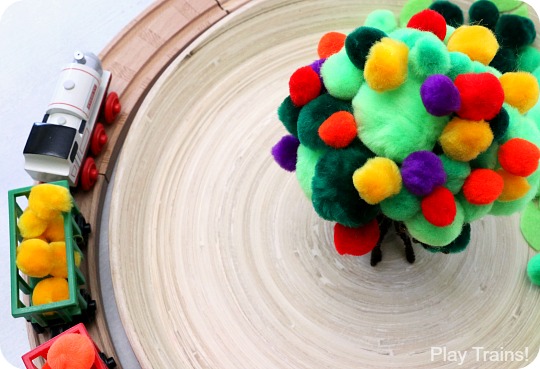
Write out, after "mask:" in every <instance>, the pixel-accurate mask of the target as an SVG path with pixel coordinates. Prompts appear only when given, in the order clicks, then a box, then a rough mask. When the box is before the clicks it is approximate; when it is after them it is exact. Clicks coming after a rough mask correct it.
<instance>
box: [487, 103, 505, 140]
mask: <svg viewBox="0 0 540 369" xmlns="http://www.w3.org/2000/svg"><path fill="white" fill-rule="evenodd" d="M509 123H510V117H509V116H508V112H507V111H506V109H505V108H501V111H500V112H499V114H497V115H496V116H495V118H493V119H492V120H490V121H489V126H490V127H491V131H492V132H493V140H496V141H499V140H500V139H501V138H502V137H503V136H504V135H505V134H506V131H507V130H508V124H509Z"/></svg>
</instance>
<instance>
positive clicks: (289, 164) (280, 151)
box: [272, 135, 300, 172]
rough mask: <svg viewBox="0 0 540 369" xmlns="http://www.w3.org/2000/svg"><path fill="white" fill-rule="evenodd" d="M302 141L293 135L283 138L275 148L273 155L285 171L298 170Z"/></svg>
mask: <svg viewBox="0 0 540 369" xmlns="http://www.w3.org/2000/svg"><path fill="white" fill-rule="evenodd" d="M299 145H300V141H298V139H297V138H296V137H294V136H292V135H287V136H283V137H282V138H281V140H279V142H278V143H277V144H275V146H274V147H272V155H273V156H274V160H275V161H276V163H278V164H279V166H280V167H282V168H283V169H285V170H287V171H289V172H294V171H295V170H296V157H297V152H298V146H299Z"/></svg>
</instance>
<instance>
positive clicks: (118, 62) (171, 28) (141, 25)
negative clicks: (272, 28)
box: [28, 0, 247, 368]
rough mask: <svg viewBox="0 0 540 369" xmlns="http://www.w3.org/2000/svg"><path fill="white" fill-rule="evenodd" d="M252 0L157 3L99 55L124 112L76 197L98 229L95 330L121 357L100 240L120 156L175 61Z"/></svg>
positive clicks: (91, 270)
mask: <svg viewBox="0 0 540 369" xmlns="http://www.w3.org/2000/svg"><path fill="white" fill-rule="evenodd" d="M246 1H247V0H246ZM246 1H215V0H191V1H190V0H157V1H156V2H155V3H154V4H153V5H152V6H151V7H150V8H148V9H147V10H146V11H145V12H143V13H142V14H141V15H140V16H138V17H137V18H135V19H134V20H133V21H132V22H131V23H130V24H129V25H128V26H127V27H125V29H124V30H123V31H122V32H121V33H120V34H119V35H118V36H117V37H116V38H115V39H114V40H112V41H111V43H110V44H109V45H108V46H107V47H106V48H105V49H104V50H103V51H102V52H101V53H100V55H99V56H100V58H101V60H102V62H103V66H104V68H105V69H108V70H110V71H111V72H112V74H113V80H112V83H111V90H112V91H116V92H117V93H118V95H119V97H120V101H121V103H122V112H121V114H120V115H119V117H118V119H117V121H116V122H115V124H114V125H113V126H112V127H110V129H109V130H108V132H109V143H108V145H107V146H106V148H105V150H104V152H103V153H102V154H101V156H100V157H99V158H98V159H97V160H96V164H97V167H98V169H99V171H100V176H99V178H98V181H97V184H96V186H95V188H94V189H93V190H92V191H91V192H88V193H82V192H78V193H76V194H75V199H76V201H77V203H78V204H79V207H80V209H81V211H82V212H83V214H85V217H86V218H87V221H88V222H89V223H90V224H92V227H93V233H92V234H91V236H90V239H89V245H88V249H87V256H86V259H85V260H86V264H85V265H83V270H84V272H85V275H86V276H87V286H88V289H89V290H90V292H91V294H92V297H93V298H94V299H95V300H96V303H97V315H96V320H95V322H94V323H93V324H92V325H90V326H89V332H90V334H91V335H92V337H93V338H94V340H95V342H96V343H97V344H98V346H99V347H101V348H102V350H103V351H104V352H106V353H107V354H108V355H111V356H114V357H117V355H116V352H115V348H114V345H113V343H112V340H111V336H110V334H109V329H108V326H107V322H106V321H105V317H104V315H103V311H104V310H103V301H102V299H103V298H107V296H102V295H101V289H100V283H99V270H98V269H99V260H98V256H99V249H98V246H99V245H98V244H97V242H98V240H99V224H100V219H101V213H102V209H103V202H104V198H105V194H106V190H107V186H108V185H109V180H110V176H111V174H112V171H113V168H114V165H115V161H116V159H117V157H118V153H119V152H120V149H121V147H122V144H123V141H124V139H125V137H126V135H127V132H128V130H129V127H130V124H131V122H132V120H133V118H134V116H135V115H136V113H137V109H138V107H139V106H140V104H141V103H142V101H143V99H144V98H145V96H146V94H147V93H148V91H149V90H150V88H151V87H152V85H153V83H154V82H155V80H156V79H157V78H158V77H159V75H160V74H161V73H162V72H163V71H164V70H165V68H166V67H167V66H168V65H169V63H171V61H173V60H174V59H175V58H176V56H177V55H178V54H179V53H180V52H181V51H182V50H184V49H185V48H186V47H187V46H188V45H189V44H190V43H191V42H192V41H193V40H194V39H196V38H197V37H198V36H199V35H200V34H201V33H202V32H204V31H205V30H206V29H208V28H209V27H210V26H212V25H213V24H215V23H216V22H217V21H218V20H220V19H222V18H223V17H226V16H227V15H228V14H229V13H230V12H232V11H234V10H235V9H236V8H237V7H238V6H240V5H242V4H243V3H245V2H246ZM28 332H29V340H30V345H31V346H32V347H35V346H37V345H39V344H41V343H43V342H44V341H46V340H47V339H48V337H47V336H46V335H37V334H36V333H35V332H34V331H33V330H32V328H31V327H30V326H29V329H28ZM118 367H119V368H122V366H121V365H119V366H118Z"/></svg>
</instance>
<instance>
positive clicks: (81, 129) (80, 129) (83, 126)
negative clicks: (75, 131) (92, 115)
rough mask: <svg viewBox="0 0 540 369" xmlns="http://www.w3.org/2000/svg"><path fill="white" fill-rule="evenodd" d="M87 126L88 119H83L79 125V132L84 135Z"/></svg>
mask: <svg viewBox="0 0 540 369" xmlns="http://www.w3.org/2000/svg"><path fill="white" fill-rule="evenodd" d="M85 128H86V121H85V120H82V121H81V125H80V127H79V133H80V134H81V135H82V134H83V133H84V129H85Z"/></svg>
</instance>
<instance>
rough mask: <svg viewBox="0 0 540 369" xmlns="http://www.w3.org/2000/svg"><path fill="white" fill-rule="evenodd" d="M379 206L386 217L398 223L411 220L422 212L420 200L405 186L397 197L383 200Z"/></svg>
mask: <svg viewBox="0 0 540 369" xmlns="http://www.w3.org/2000/svg"><path fill="white" fill-rule="evenodd" d="M379 205H380V207H381V211H382V212H383V214H384V215H386V216H387V217H388V218H390V219H393V220H397V221H403V220H407V219H410V218H411V217H413V216H414V215H415V214H416V213H418V212H419V211H420V199H419V198H418V197H416V196H415V195H413V194H412V193H410V192H409V191H407V189H406V188H405V186H403V187H401V191H400V192H399V193H398V194H397V195H395V196H392V197H389V198H387V199H386V200H383V201H382V202H381V203H380V204H379Z"/></svg>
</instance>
